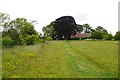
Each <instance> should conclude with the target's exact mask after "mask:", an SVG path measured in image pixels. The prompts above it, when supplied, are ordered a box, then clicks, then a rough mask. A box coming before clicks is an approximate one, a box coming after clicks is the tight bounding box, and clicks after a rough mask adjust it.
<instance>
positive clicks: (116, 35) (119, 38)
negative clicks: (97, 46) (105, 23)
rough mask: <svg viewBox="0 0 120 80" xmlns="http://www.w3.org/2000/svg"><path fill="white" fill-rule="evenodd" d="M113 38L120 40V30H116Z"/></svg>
mask: <svg viewBox="0 0 120 80" xmlns="http://www.w3.org/2000/svg"><path fill="white" fill-rule="evenodd" d="M114 38H115V40H120V31H118V32H116V34H115V36H114Z"/></svg>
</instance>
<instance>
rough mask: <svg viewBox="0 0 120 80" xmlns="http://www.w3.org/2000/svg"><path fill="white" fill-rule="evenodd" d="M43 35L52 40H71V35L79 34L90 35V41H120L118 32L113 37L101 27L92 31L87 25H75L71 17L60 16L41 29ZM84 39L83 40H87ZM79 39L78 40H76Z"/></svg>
mask: <svg viewBox="0 0 120 80" xmlns="http://www.w3.org/2000/svg"><path fill="white" fill-rule="evenodd" d="M43 32H44V35H47V36H51V37H52V39H53V40H65V39H67V40H71V39H75V38H71V35H73V36H74V35H75V34H79V33H81V34H82V33H90V34H91V36H90V37H89V38H90V39H99V40H120V32H119V31H118V32H116V34H115V35H112V34H111V33H108V31H107V30H106V29H105V28H103V27H102V26H97V28H95V29H93V28H92V27H91V26H90V25H89V24H83V25H80V24H76V22H75V20H74V18H73V17H72V16H62V17H60V18H58V19H56V20H55V21H53V22H51V23H50V24H49V25H47V26H45V27H43ZM87 38H88V37H84V38H83V39H87ZM77 39H79V38H77Z"/></svg>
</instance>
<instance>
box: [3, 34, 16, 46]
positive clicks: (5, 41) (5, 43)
mask: <svg viewBox="0 0 120 80" xmlns="http://www.w3.org/2000/svg"><path fill="white" fill-rule="evenodd" d="M13 44H14V41H13V40H12V39H11V38H10V37H8V36H7V37H4V38H2V45H3V47H11V46H13Z"/></svg>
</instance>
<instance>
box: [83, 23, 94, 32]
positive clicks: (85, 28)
mask: <svg viewBox="0 0 120 80" xmlns="http://www.w3.org/2000/svg"><path fill="white" fill-rule="evenodd" d="M82 26H83V30H84V33H90V32H93V31H94V29H92V27H91V26H90V25H89V24H83V25H82Z"/></svg>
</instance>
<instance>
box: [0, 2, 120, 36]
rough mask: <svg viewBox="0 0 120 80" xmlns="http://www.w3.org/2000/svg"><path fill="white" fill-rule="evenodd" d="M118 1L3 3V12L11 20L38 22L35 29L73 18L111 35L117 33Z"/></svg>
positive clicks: (0, 9) (77, 21)
mask: <svg viewBox="0 0 120 80" xmlns="http://www.w3.org/2000/svg"><path fill="white" fill-rule="evenodd" d="M118 1H120V0H0V12H3V13H7V14H9V15H10V18H11V19H16V18H18V17H25V18H27V19H30V20H36V21H37V22H38V24H37V25H35V29H36V30H37V31H38V32H41V31H42V27H43V26H46V25H48V24H49V23H50V22H52V21H54V20H55V19H57V18H59V17H61V16H68V15H69V16H73V17H74V18H75V21H76V23H77V24H84V23H88V24H90V25H91V26H92V27H93V28H96V27H97V26H102V27H104V28H105V29H107V30H108V32H109V33H110V32H111V33H112V34H115V32H116V31H118Z"/></svg>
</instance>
